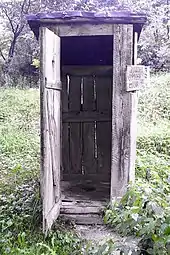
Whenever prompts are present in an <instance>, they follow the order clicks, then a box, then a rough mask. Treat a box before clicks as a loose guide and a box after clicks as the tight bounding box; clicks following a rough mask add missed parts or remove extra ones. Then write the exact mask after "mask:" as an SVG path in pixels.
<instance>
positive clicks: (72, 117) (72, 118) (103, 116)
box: [63, 110, 111, 123]
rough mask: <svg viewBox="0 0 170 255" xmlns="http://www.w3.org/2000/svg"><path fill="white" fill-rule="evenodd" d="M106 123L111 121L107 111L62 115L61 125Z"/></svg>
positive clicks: (109, 113)
mask: <svg viewBox="0 0 170 255" xmlns="http://www.w3.org/2000/svg"><path fill="white" fill-rule="evenodd" d="M94 121H100V122H108V121H111V112H109V111H108V110H107V111H93V112H92V111H86V112H68V113H65V112H64V113H63V123H67V122H94Z"/></svg>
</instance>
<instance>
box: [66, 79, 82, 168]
mask: <svg viewBox="0 0 170 255" xmlns="http://www.w3.org/2000/svg"><path fill="white" fill-rule="evenodd" d="M69 78H70V83H69V112H79V111H80V110H81V80H82V79H81V77H76V76H70V77H69ZM81 126H82V125H81V123H70V146H69V148H70V172H71V173H82V169H81V168H82V165H81V161H82V140H81V137H82V130H81V129H82V128H81Z"/></svg>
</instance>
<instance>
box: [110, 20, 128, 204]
mask: <svg viewBox="0 0 170 255" xmlns="http://www.w3.org/2000/svg"><path fill="white" fill-rule="evenodd" d="M113 28H114V29H113V34H114V36H113V37H114V40H113V97H112V162H111V201H112V200H114V197H119V196H122V195H123V194H124V192H125V191H126V187H127V182H128V174H129V173H128V171H129V160H130V139H129V138H130V94H129V93H128V92H127V91H126V68H127V65H131V64H132V48H133V47H132V42H133V26H132V25H124V24H123V25H117V24H115V25H114V26H113Z"/></svg>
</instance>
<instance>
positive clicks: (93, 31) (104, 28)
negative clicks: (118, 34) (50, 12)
mask: <svg viewBox="0 0 170 255" xmlns="http://www.w3.org/2000/svg"><path fill="white" fill-rule="evenodd" d="M51 29H52V30H53V31H54V32H57V33H58V35H59V36H62V37H63V36H94V35H112V25H111V24H82V25H81V26H80V25H79V24H77V25H76V24H74V25H64V24H63V25H60V26H58V27H55V26H53V27H51Z"/></svg>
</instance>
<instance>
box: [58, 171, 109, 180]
mask: <svg viewBox="0 0 170 255" xmlns="http://www.w3.org/2000/svg"><path fill="white" fill-rule="evenodd" d="M106 177H107V178H106ZM63 180H65V181H69V180H71V181H72V180H84V181H85V180H89V181H90V180H92V181H95V180H96V181H102V180H103V181H109V178H108V176H106V174H105V173H104V172H103V173H100V174H97V175H96V173H92V174H87V175H82V174H80V173H77V174H76V173H70V174H64V176H63Z"/></svg>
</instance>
